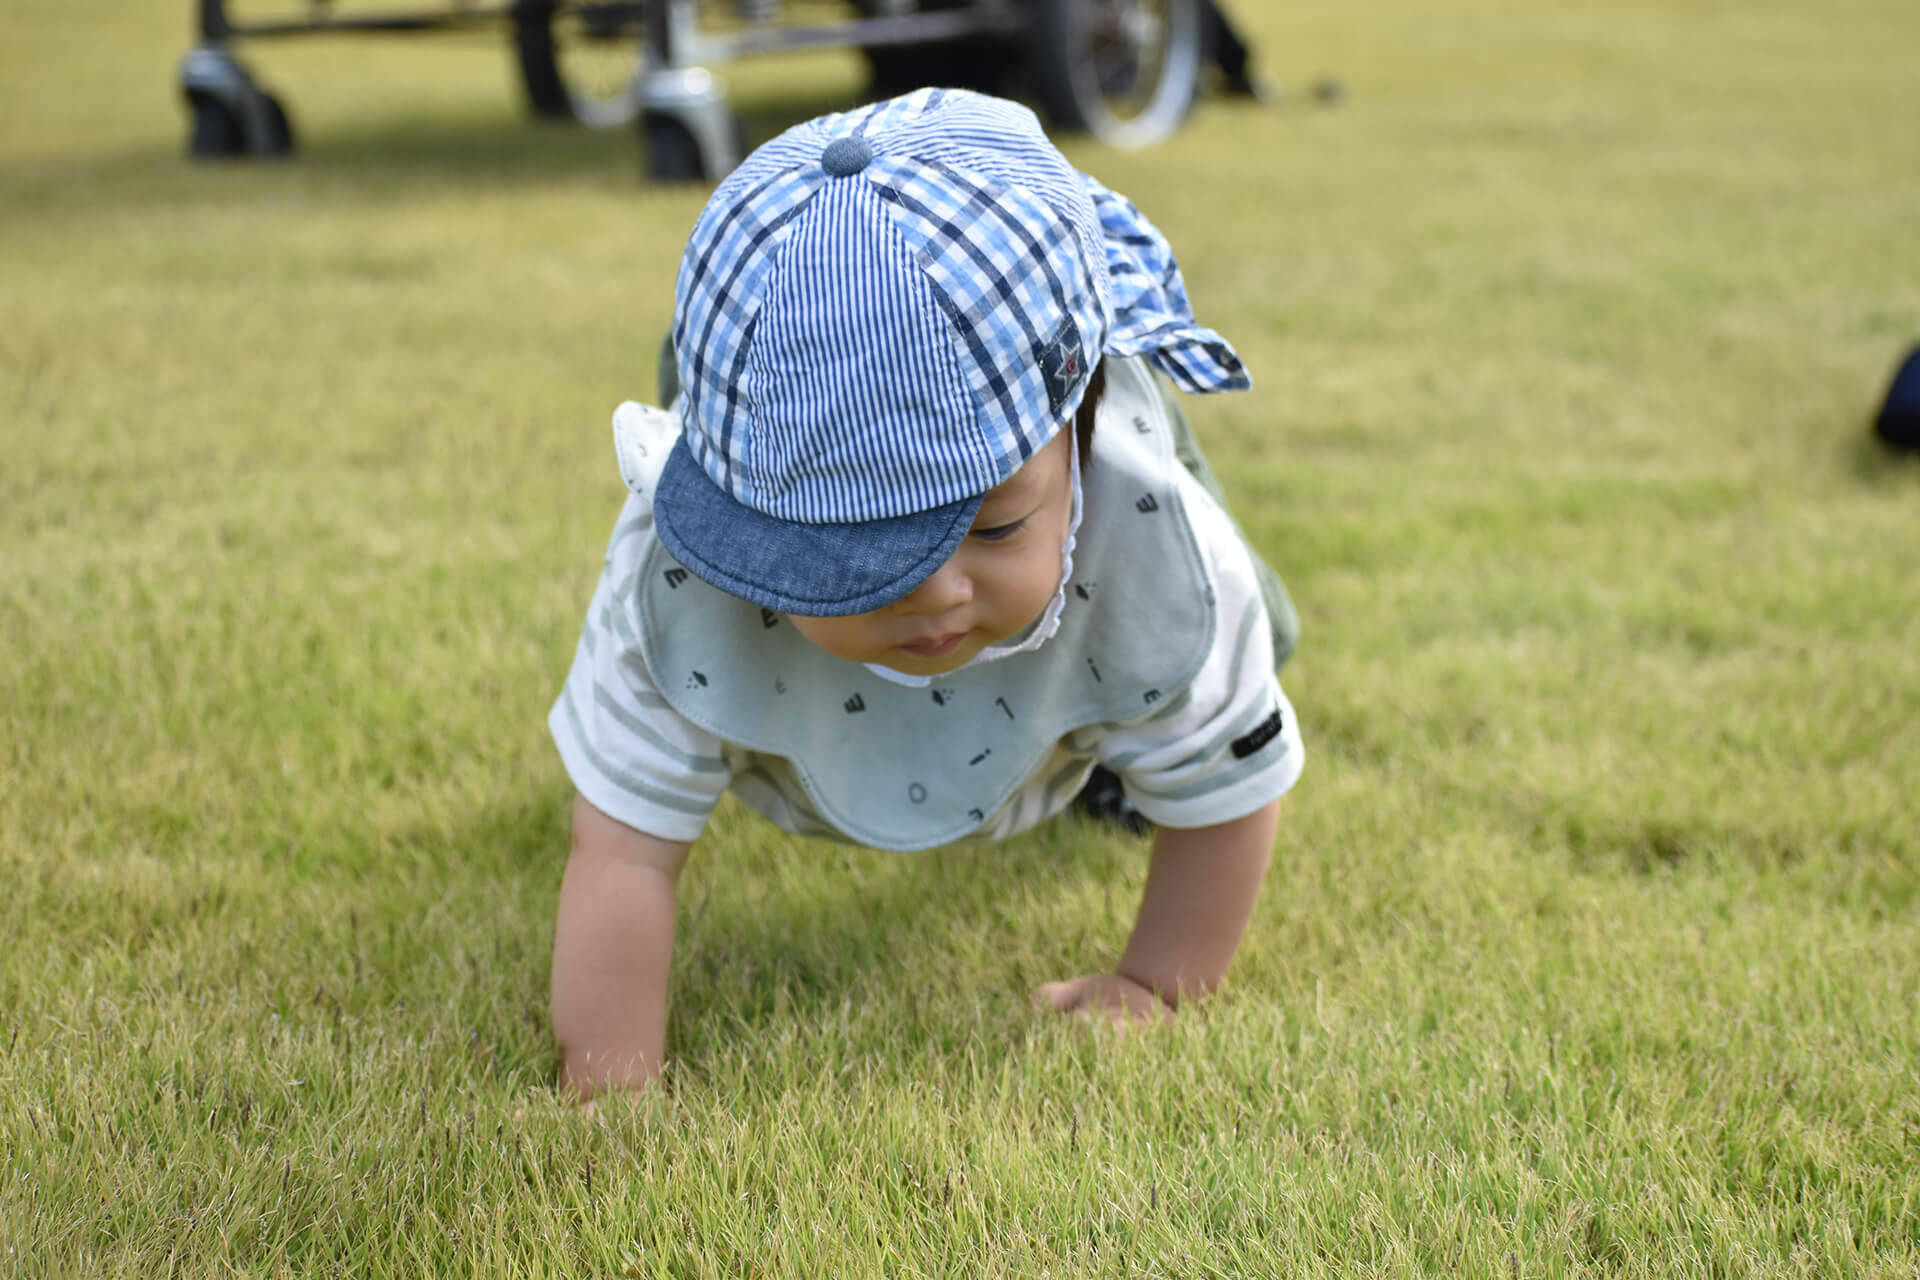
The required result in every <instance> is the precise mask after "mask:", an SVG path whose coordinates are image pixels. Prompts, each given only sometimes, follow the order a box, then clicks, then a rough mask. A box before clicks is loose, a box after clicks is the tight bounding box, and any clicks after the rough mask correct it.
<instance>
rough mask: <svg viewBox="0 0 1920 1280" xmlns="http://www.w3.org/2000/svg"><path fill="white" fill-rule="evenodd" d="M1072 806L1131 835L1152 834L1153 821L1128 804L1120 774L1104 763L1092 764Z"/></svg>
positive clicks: (1084, 814) (1095, 819)
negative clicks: (1090, 771) (1091, 769)
mask: <svg viewBox="0 0 1920 1280" xmlns="http://www.w3.org/2000/svg"><path fill="white" fill-rule="evenodd" d="M1073 807H1074V809H1075V811H1076V812H1078V813H1080V814H1081V815H1082V816H1084V817H1088V818H1091V819H1093V821H1095V822H1098V823H1101V824H1103V825H1106V826H1110V827H1118V828H1120V829H1121V830H1122V831H1124V832H1126V833H1127V834H1128V835H1130V836H1149V835H1152V834H1153V823H1152V822H1150V821H1148V820H1147V818H1146V817H1145V816H1144V815H1142V814H1141V812H1140V811H1139V810H1138V809H1136V808H1134V807H1133V806H1132V805H1130V804H1128V803H1127V791H1126V788H1125V787H1123V786H1121V785H1120V778H1119V776H1118V775H1117V774H1115V773H1114V772H1113V771H1112V770H1110V769H1108V768H1107V767H1106V766H1104V765H1095V766H1093V772H1092V773H1090V774H1088V775H1087V784H1086V785H1085V786H1083V787H1081V788H1080V794H1079V795H1077V796H1075V797H1074V798H1073Z"/></svg>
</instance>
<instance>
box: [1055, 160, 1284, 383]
mask: <svg viewBox="0 0 1920 1280" xmlns="http://www.w3.org/2000/svg"><path fill="white" fill-rule="evenodd" d="M1086 183H1087V190H1088V191H1089V193H1091V195H1092V196H1093V207H1094V208H1095V209H1096V210H1098V211H1099V214H1100V231H1101V235H1102V238H1103V242H1104V245H1105V248H1106V254H1107V273H1108V275H1109V276H1110V277H1111V280H1112V289H1113V310H1114V324H1113V331H1112V332H1111V333H1110V334H1109V335H1108V337H1107V345H1106V352H1107V354H1108V355H1114V356H1138V355H1144V356H1146V357H1147V358H1148V360H1149V361H1150V362H1152V363H1153V364H1154V365H1155V366H1156V367H1158V368H1159V369H1160V371H1161V372H1162V373H1164V374H1166V375H1167V376H1168V377H1169V378H1171V379H1173V384H1174V385H1175V386H1177V387H1179V388H1180V389H1181V390H1182V391H1189V392H1192V393H1193V394H1195V395H1204V394H1206V393H1208V392H1212V391H1244V390H1246V389H1247V388H1248V387H1251V386H1252V385H1253V379H1252V378H1250V377H1249V376H1248V375H1247V370H1246V366H1245V365H1243V364H1241V363H1240V356H1239V355H1238V354H1237V353H1236V352H1235V351H1234V349H1233V348H1232V347H1230V346H1228V345H1227V340H1226V339H1225V338H1223V337H1221V336H1220V335H1219V334H1217V333H1215V332H1214V331H1213V330H1211V329H1205V328H1202V327H1201V326H1199V325H1197V324H1195V323H1194V322H1193V305H1192V304H1191V303H1190V302H1188V301H1187V282H1186V281H1185V280H1184V279H1183V278H1182V277H1181V275H1180V264H1179V263H1177V262H1175V261H1174V260H1173V246H1172V245H1170V244H1168V243H1167V238H1166V237H1165V236H1163V235H1161V234H1160V229H1159V228H1158V227H1156V226H1154V225H1153V224H1152V223H1151V222H1148V221H1147V219H1146V217H1145V215H1143V214H1142V213H1141V212H1140V211H1139V210H1138V209H1136V208H1134V207H1133V201H1131V200H1129V199H1127V198H1126V197H1125V196H1123V195H1121V194H1120V193H1119V192H1117V191H1112V190H1109V189H1108V188H1106V187H1104V186H1102V185H1101V184H1100V183H1099V182H1098V181H1096V180H1095V179H1093V178H1088V179H1087V180H1086Z"/></svg>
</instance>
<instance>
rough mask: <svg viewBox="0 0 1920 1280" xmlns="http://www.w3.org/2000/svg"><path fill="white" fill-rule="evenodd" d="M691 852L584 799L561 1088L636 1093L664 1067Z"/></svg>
mask: <svg viewBox="0 0 1920 1280" xmlns="http://www.w3.org/2000/svg"><path fill="white" fill-rule="evenodd" d="M686 854H687V846H686V845H684V844H675V843H673V842H671V841H666V840H660V839H658V838H656V837H654V836H650V835H647V834H646V833H644V832H640V831H635V830H634V829H633V828H631V827H628V826H624V825H622V824H621V823H618V822H616V821H614V820H613V819H612V818H609V817H608V816H606V815H605V814H603V813H601V812H600V811H599V810H598V809H595V808H594V807H593V806H592V805H590V804H588V803H587V801H586V800H584V799H576V800H575V802H574V815H573V853H572V856H571V857H569V858H568V860H567V871H566V875H565V877H564V878H563V879H562V881H561V884H560V907H559V912H558V917H557V919H556V920H555V923H554V938H553V1029H554V1034H555V1035H556V1036H557V1037H558V1039H559V1041H560V1047H561V1052H562V1055H563V1064H562V1067H561V1083H562V1085H563V1086H565V1087H566V1088H568V1089H570V1090H572V1091H573V1092H574V1093H576V1094H577V1095H579V1096H580V1097H583V1098H587V1097H592V1096H593V1095H594V1094H596V1093H600V1092H602V1091H604V1090H608V1089H636V1088H639V1087H641V1086H643V1085H645V1084H647V1083H648V1082H649V1081H651V1080H653V1079H654V1077H656V1076H658V1075H659V1074H660V1069H661V1067H662V1066H663V1065H664V1064H665V1060H666V1057H665V1051H666V1031H667V976H668V971H669V968H670V967H671V963H672V959H673V928H674V906H675V889H676V883H677V878H678V875H679V871H680V865H681V863H682V862H684V861H685V858H686Z"/></svg>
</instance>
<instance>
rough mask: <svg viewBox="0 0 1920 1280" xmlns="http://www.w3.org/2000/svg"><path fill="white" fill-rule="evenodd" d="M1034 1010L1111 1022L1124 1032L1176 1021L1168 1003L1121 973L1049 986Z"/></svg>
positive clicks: (1036, 998)
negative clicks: (1071, 1014)
mask: <svg viewBox="0 0 1920 1280" xmlns="http://www.w3.org/2000/svg"><path fill="white" fill-rule="evenodd" d="M1033 1007H1034V1008H1036V1009H1052V1010H1054V1011H1056V1012H1058V1013H1078V1014H1081V1015H1083V1016H1087V1017H1105V1018H1110V1019H1112V1021H1113V1024H1114V1026H1116V1027H1119V1028H1121V1029H1125V1028H1127V1027H1131V1026H1151V1025H1153V1024H1155V1023H1159V1022H1171V1021H1172V1020H1173V1009H1172V1008H1171V1007H1170V1006H1169V1005H1168V1004H1167V1003H1166V1001H1164V1000H1162V999H1161V998H1160V997H1159V996H1157V995H1155V994H1154V993H1153V992H1152V991H1150V990H1148V989H1147V988H1146V987H1143V986H1141V985H1140V984H1139V983H1137V982H1135V981H1134V980H1133V979H1132V978H1128V977H1123V976H1122V975H1120V974H1117V973H1102V974H1097V975H1095V976H1092V977H1087V978H1071V979H1069V980H1067V981H1066V982H1049V983H1047V984H1045V985H1044V986H1042V987H1040V988H1039V989H1037V990H1036V991H1035V992H1034V993H1033Z"/></svg>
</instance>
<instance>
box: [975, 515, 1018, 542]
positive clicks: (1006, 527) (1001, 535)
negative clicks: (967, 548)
mask: <svg viewBox="0 0 1920 1280" xmlns="http://www.w3.org/2000/svg"><path fill="white" fill-rule="evenodd" d="M1026 523H1027V522H1026V521H1025V520H1015V521H1014V522H1013V523H1012V524H997V525H994V526H993V527H992V528H991V529H970V530H968V531H967V536H968V537H969V538H978V539H980V541H982V542H1005V541H1006V540H1007V539H1008V538H1011V537H1012V536H1013V535H1014V534H1016V533H1018V532H1020V530H1021V529H1023V528H1024V527H1026Z"/></svg>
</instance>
